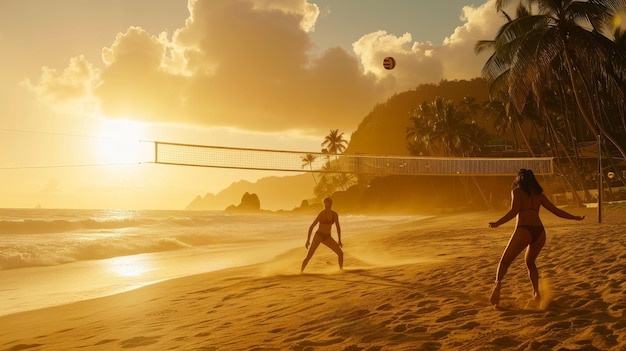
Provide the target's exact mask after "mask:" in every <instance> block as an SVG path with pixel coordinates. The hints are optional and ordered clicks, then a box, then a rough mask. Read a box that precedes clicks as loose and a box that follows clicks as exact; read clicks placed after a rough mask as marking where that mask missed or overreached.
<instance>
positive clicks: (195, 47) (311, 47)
mask: <svg viewBox="0 0 626 351" xmlns="http://www.w3.org/2000/svg"><path fill="white" fill-rule="evenodd" d="M493 1H495V0H491V1H490V2H488V3H487V4H485V5H483V6H481V7H479V8H478V9H476V8H472V7H465V8H464V9H463V13H462V16H463V17H462V18H463V20H464V21H465V23H464V25H463V26H461V27H459V28H456V30H455V31H454V32H453V33H452V34H451V35H450V36H449V37H448V38H446V40H445V42H444V43H443V44H442V45H439V46H437V45H433V44H432V43H430V42H424V43H419V42H413V40H412V36H411V34H410V33H405V34H404V35H402V36H401V37H395V36H393V35H390V34H388V33H387V32H385V31H383V30H381V31H377V32H374V33H369V34H365V35H363V36H362V37H361V38H360V39H359V40H358V41H357V42H355V43H354V44H353V48H352V49H353V52H349V51H348V50H346V49H344V48H340V47H335V48H331V49H329V50H326V51H325V52H322V53H316V51H315V44H314V43H313V42H312V41H311V39H310V36H309V34H310V32H311V31H314V29H315V22H316V20H317V18H318V17H319V16H320V10H319V8H318V7H317V6H316V5H315V4H312V3H308V2H307V1H306V0H276V1H274V0H272V1H270V0H229V1H204V0H189V5H188V7H189V12H190V16H189V18H187V20H186V22H185V26H184V27H182V28H179V29H178V30H176V31H175V32H173V33H172V34H171V35H170V34H169V33H167V32H163V33H159V34H158V35H151V34H149V33H147V32H146V31H145V30H143V29H142V28H140V27H130V28H128V29H127V30H126V32H125V33H119V34H118V35H117V37H116V38H115V40H114V41H113V43H112V45H111V46H110V47H106V48H104V49H103V50H102V63H101V64H102V66H103V67H102V68H97V69H96V68H95V67H94V66H95V65H92V64H90V63H89V62H87V61H86V60H85V59H84V57H82V56H81V57H77V58H73V59H71V61H70V65H69V67H68V68H67V69H65V70H64V71H62V72H57V71H55V70H52V69H49V68H44V69H43V71H42V76H41V78H40V80H39V81H38V82H37V83H36V84H34V83H32V82H30V81H27V83H26V85H27V86H28V87H30V88H31V89H32V90H33V91H35V92H36V93H37V94H38V96H39V97H40V98H41V99H42V100H43V101H46V102H48V103H51V104H56V105H60V104H62V103H63V102H64V101H65V102H72V101H74V102H76V101H83V102H84V101H89V102H91V103H94V101H96V102H97V107H98V108H99V109H101V111H102V113H103V114H104V115H106V116H107V117H109V118H127V119H135V120H143V121H148V122H172V123H181V124H189V125H200V126H204V127H224V126H228V127H235V128H239V129H243V130H255V131H262V132H281V131H282V132H285V131H293V130H300V131H308V132H311V133H320V132H321V133H325V132H327V131H328V130H329V129H337V128H338V129H340V130H346V131H349V130H354V128H355V127H356V126H357V125H358V123H359V122H360V121H361V120H362V119H363V117H364V116H365V115H366V114H367V113H368V112H369V111H370V110H371V109H372V108H373V106H374V105H375V104H376V103H378V102H381V101H384V100H385V99H387V98H388V97H390V96H391V95H392V94H393V93H397V92H401V91H405V90H408V89H411V88H414V87H416V86H417V85H419V84H420V83H433V82H435V83H436V82H438V81H440V80H442V79H448V80H452V79H469V78H474V77H476V76H478V75H479V74H480V68H481V67H482V64H483V63H484V60H485V59H484V58H482V59H481V58H477V57H475V55H474V53H473V45H474V43H475V42H476V41H477V40H480V39H489V38H492V37H493V36H494V35H495V32H496V29H497V28H498V27H499V25H501V24H498V23H496V22H497V20H498V19H499V16H497V15H496V14H495V6H494V5H493ZM500 20H501V19H500ZM500 22H501V21H500ZM385 56H394V57H395V58H396V61H397V67H396V69H394V70H391V71H387V70H385V69H384V68H383V67H382V60H383V58H384V57H385Z"/></svg>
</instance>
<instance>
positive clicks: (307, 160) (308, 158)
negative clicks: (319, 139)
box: [302, 154, 317, 185]
mask: <svg viewBox="0 0 626 351" xmlns="http://www.w3.org/2000/svg"><path fill="white" fill-rule="evenodd" d="M316 159H317V156H315V155H313V154H306V155H304V156H302V168H304V167H306V166H308V167H309V169H310V170H311V175H312V176H313V181H314V182H315V185H317V180H316V179H315V173H313V162H315V160H316Z"/></svg>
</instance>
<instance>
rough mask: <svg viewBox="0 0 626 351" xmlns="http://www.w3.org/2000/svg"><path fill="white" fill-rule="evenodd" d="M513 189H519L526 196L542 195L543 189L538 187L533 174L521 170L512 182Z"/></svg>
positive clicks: (526, 170)
mask: <svg viewBox="0 0 626 351" xmlns="http://www.w3.org/2000/svg"><path fill="white" fill-rule="evenodd" d="M513 188H514V189H515V188H521V189H522V190H524V192H526V193H527V194H528V195H531V194H537V195H539V194H542V193H543V188H542V187H541V185H539V182H538V181H537V178H535V174H534V173H533V171H531V170H530V169H524V168H522V169H520V170H519V172H517V178H515V181H514V182H513Z"/></svg>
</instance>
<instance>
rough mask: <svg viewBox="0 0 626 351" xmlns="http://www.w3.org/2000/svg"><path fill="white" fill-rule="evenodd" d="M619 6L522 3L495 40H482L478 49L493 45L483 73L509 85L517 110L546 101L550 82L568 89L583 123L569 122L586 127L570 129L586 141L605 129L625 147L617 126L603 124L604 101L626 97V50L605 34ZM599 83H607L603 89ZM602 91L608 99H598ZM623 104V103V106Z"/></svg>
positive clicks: (599, 0)
mask: <svg viewBox="0 0 626 351" xmlns="http://www.w3.org/2000/svg"><path fill="white" fill-rule="evenodd" d="M508 2H510V1H506V0H498V1H497V2H496V7H497V9H498V10H499V11H502V12H503V13H504V11H503V10H502V8H503V6H504V5H506V4H507V3H508ZM524 3H526V4H527V5H525V4H524ZM620 7H622V8H623V7H624V4H623V1H622V0H594V1H586V2H585V1H574V0H527V1H524V2H520V3H519V6H518V9H517V17H516V18H515V19H511V17H509V16H508V15H506V14H505V15H506V17H507V19H508V22H507V23H505V24H504V25H503V26H502V27H501V28H500V30H499V32H498V34H497V36H496V38H495V40H493V41H482V42H479V43H477V45H476V51H477V52H480V51H482V50H485V49H487V48H491V49H493V50H494V53H493V55H492V56H491V57H490V58H489V60H488V61H487V63H486V64H485V66H484V68H483V75H484V76H486V77H487V78H489V79H491V80H492V82H493V83H492V84H494V83H497V84H498V85H500V86H508V88H507V91H508V94H509V96H510V99H511V104H512V106H513V107H514V108H515V109H516V110H517V112H518V113H521V112H522V111H523V109H524V107H525V106H526V103H527V102H528V101H533V102H534V103H535V104H537V105H543V106H545V105H546V101H545V98H546V96H545V91H546V88H548V87H549V90H552V91H555V90H556V91H560V90H562V91H566V92H567V93H568V94H571V95H573V97H574V99H573V101H565V100H563V101H562V102H563V103H569V104H573V106H572V108H570V109H569V110H570V111H571V114H572V115H571V116H568V118H576V119H580V122H574V123H571V124H570V125H569V126H565V127H566V128H571V127H572V126H580V125H581V124H584V125H585V126H586V128H578V130H577V132H578V135H576V133H574V131H573V130H569V131H568V132H567V133H566V134H568V135H571V136H576V137H577V140H581V139H583V140H584V139H589V138H595V136H596V135H597V134H598V132H599V131H602V132H603V133H605V134H606V135H607V137H608V138H609V140H611V142H612V143H613V144H615V146H617V147H618V148H620V146H619V142H618V139H617V138H615V137H614V136H613V133H612V131H608V130H607V129H606V128H605V127H604V126H603V123H601V121H602V119H606V118H607V117H609V116H606V115H605V113H603V111H602V107H603V105H605V104H606V102H605V101H624V96H625V94H626V91H625V90H626V88H625V86H626V84H625V83H626V60H625V57H626V55H624V53H620V51H619V50H618V48H617V45H616V43H615V42H613V41H611V40H610V39H609V38H607V37H606V36H604V35H602V34H601V33H602V32H603V30H604V28H605V25H606V23H607V22H608V20H610V19H611V18H612V15H613V14H614V13H616V11H617V10H618V8H620ZM533 9H536V10H535V11H533ZM533 12H536V14H534V13H533ZM596 82H602V84H601V85H600V86H603V87H604V88H603V91H600V90H599V88H600V86H598V84H596ZM559 87H562V88H559ZM601 96H602V97H603V98H604V99H599V97H601ZM624 109H626V107H625V106H624V104H621V110H622V111H624ZM544 110H545V108H539V111H544ZM543 118H544V119H545V118H548V116H545V115H543ZM565 146H566V145H564V147H565ZM620 151H621V152H622V154H623V155H624V156H626V153H624V151H623V150H620Z"/></svg>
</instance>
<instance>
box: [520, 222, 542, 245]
mask: <svg viewBox="0 0 626 351" xmlns="http://www.w3.org/2000/svg"><path fill="white" fill-rule="evenodd" d="M517 227H518V228H524V229H526V230H528V231H529V232H530V235H531V237H532V240H531V241H530V243H531V244H532V243H534V242H535V241H537V239H539V236H541V233H543V232H545V229H544V228H543V226H542V225H526V224H520V225H518V226H517Z"/></svg>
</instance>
